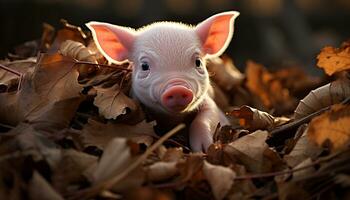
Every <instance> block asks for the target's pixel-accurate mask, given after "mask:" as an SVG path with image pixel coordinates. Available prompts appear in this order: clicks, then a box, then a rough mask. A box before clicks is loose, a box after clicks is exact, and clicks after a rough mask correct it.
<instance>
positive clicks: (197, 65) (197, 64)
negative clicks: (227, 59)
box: [195, 58, 202, 67]
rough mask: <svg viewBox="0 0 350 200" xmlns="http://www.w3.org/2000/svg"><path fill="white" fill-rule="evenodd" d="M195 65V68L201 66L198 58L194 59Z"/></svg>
mask: <svg viewBox="0 0 350 200" xmlns="http://www.w3.org/2000/svg"><path fill="white" fill-rule="evenodd" d="M195 63H196V67H200V66H202V61H201V60H200V59H199V58H197V59H196V61H195Z"/></svg>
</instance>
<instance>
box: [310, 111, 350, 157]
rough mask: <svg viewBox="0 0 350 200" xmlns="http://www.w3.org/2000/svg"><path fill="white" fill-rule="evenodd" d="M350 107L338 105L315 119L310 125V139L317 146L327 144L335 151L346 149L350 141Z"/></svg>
mask: <svg viewBox="0 0 350 200" xmlns="http://www.w3.org/2000/svg"><path fill="white" fill-rule="evenodd" d="M349 124H350V106H349V105H341V104H336V105H334V106H332V108H331V110H329V111H327V112H325V113H323V114H322V115H320V116H317V117H315V118H314V119H313V120H312V121H311V122H310V124H309V129H308V132H307V134H308V136H309V139H310V140H311V141H313V142H315V143H316V144H317V145H319V146H322V145H323V144H325V143H326V144H327V145H329V146H330V149H331V150H333V151H335V150H338V149H343V148H346V147H347V146H348V144H349V141H350V129H349Z"/></svg>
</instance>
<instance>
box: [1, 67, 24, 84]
mask: <svg viewBox="0 0 350 200" xmlns="http://www.w3.org/2000/svg"><path fill="white" fill-rule="evenodd" d="M0 68H1V69H3V70H6V71H8V72H10V73H12V74H15V75H17V76H18V77H19V81H18V86H17V91H19V90H20V89H21V86H22V79H23V74H22V73H20V72H18V71H16V70H13V69H11V68H9V67H6V66H5V65H3V64H0Z"/></svg>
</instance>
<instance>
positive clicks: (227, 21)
mask: <svg viewBox="0 0 350 200" xmlns="http://www.w3.org/2000/svg"><path fill="white" fill-rule="evenodd" d="M238 15H239V12H236V11H229V12H223V13H219V14H216V15H214V16H212V17H210V18H208V19H206V20H204V21H203V22H201V23H200V24H198V25H197V26H196V27H195V31H196V33H197V35H198V36H199V38H200V40H201V42H202V48H203V49H202V50H203V52H204V53H206V55H207V56H208V57H215V56H220V55H221V54H222V53H223V52H224V51H225V49H226V48H227V46H228V45H229V43H230V41H231V38H232V35H233V25H234V21H235V19H236V17H238Z"/></svg>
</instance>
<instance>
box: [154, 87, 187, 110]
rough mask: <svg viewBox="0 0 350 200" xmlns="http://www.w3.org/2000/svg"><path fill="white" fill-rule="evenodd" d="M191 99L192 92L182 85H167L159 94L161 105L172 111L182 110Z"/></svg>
mask: <svg viewBox="0 0 350 200" xmlns="http://www.w3.org/2000/svg"><path fill="white" fill-rule="evenodd" d="M192 100H193V92H192V91H191V90H190V89H188V88H187V87H185V86H183V85H174V86H171V87H168V88H167V89H166V90H165V91H164V92H163V94H162V96H161V103H162V105H163V106H164V107H165V108H166V109H168V110H170V111H174V112H179V111H182V110H184V109H185V108H186V107H187V106H188V105H189V104H190V103H191V102H192Z"/></svg>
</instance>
